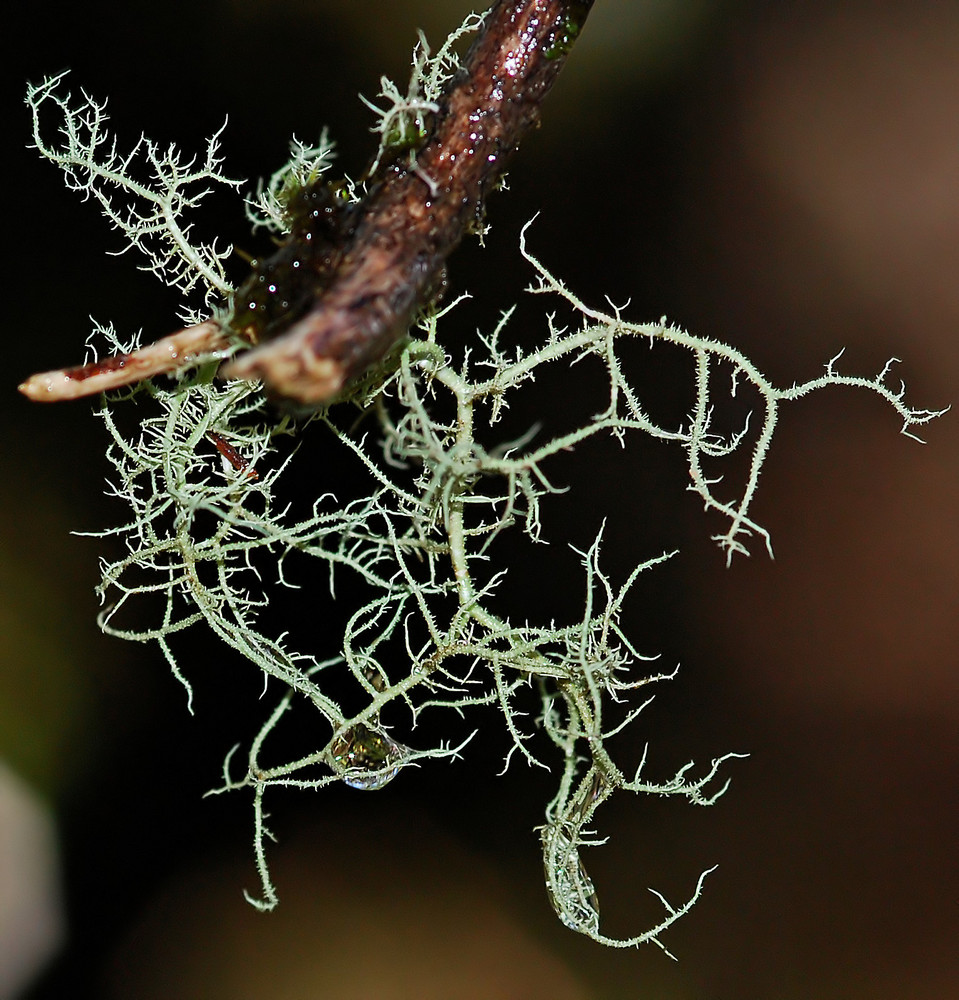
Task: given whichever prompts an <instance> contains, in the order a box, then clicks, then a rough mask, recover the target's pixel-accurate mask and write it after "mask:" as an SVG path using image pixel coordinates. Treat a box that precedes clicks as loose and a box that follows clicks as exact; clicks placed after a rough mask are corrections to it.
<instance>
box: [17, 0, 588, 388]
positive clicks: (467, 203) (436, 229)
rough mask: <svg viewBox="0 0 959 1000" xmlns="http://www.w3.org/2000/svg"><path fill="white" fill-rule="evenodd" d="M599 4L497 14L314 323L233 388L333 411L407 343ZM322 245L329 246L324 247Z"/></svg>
mask: <svg viewBox="0 0 959 1000" xmlns="http://www.w3.org/2000/svg"><path fill="white" fill-rule="evenodd" d="M592 5H593V0H497V2H496V3H494V4H493V6H492V7H491V8H490V10H489V11H488V12H487V14H486V18H485V23H484V26H483V28H482V29H481V31H480V34H479V35H478V36H477V38H476V41H475V42H474V44H473V46H472V48H471V49H470V51H469V52H468V53H467V56H466V59H465V62H464V65H463V67H462V68H461V69H460V71H459V72H458V73H457V74H456V76H455V77H454V79H453V80H452V81H451V83H450V85H449V86H448V88H447V90H446V93H445V94H444V96H443V98H442V100H441V102H440V108H439V111H438V112H437V113H436V114H435V116H434V119H433V123H432V129H431V132H430V135H429V136H428V138H427V139H426V141H425V142H424V145H423V146H422V148H421V149H420V150H419V151H418V153H417V154H416V156H415V157H413V158H411V157H410V155H409V154H406V155H403V156H398V157H397V159H396V160H395V161H394V162H393V163H392V164H390V165H389V166H387V167H386V168H384V169H381V170H379V171H378V172H377V176H376V178H375V179H374V180H373V182H372V190H371V192H370V194H369V195H368V196H367V197H366V199H365V200H364V202H363V203H362V204H361V205H360V206H359V207H358V211H357V214H356V221H355V224H354V222H353V221H352V216H351V221H350V224H349V226H348V227H347V228H346V229H345V230H344V231H343V233H342V234H341V235H340V237H337V240H341V242H342V245H339V244H338V243H336V242H335V243H332V244H331V243H330V242H329V236H330V234H331V233H334V232H335V230H334V229H333V228H331V229H330V231H329V233H327V234H326V237H327V241H326V242H325V243H324V244H323V253H324V255H325V256H324V257H323V259H322V260H319V259H317V260H315V261H313V262H312V265H313V268H312V269H313V271H314V272H315V274H314V280H313V284H312V286H311V287H309V288H308V289H307V293H308V294H307V296H306V298H307V299H308V301H309V305H308V307H307V308H306V311H305V313H301V314H299V315H298V318H296V319H295V320H294V321H292V322H287V321H283V322H280V323H279V324H277V325H278V326H279V327H280V329H281V332H280V333H279V334H278V335H276V336H275V337H274V339H271V340H269V341H267V342H266V343H263V344H261V345H260V346H257V347H254V348H253V349H252V350H249V351H247V352H246V353H244V354H241V355H239V356H237V357H235V358H234V359H233V360H232V361H230V362H229V363H228V364H226V365H225V366H224V368H223V370H222V375H223V376H224V377H226V378H242V379H256V378H262V379H263V380H264V382H265V383H266V386H267V388H268V389H269V391H270V392H271V393H272V394H273V395H274V396H277V397H281V398H285V399H289V400H291V401H293V402H295V403H298V404H301V405H306V406H316V405H320V404H323V403H327V402H329V401H331V400H332V399H334V398H335V397H336V396H337V395H338V394H339V393H340V392H341V391H342V390H343V389H344V388H345V387H346V386H347V384H348V383H349V381H350V380H351V379H353V378H355V377H356V376H358V375H361V374H362V373H363V372H365V371H366V370H367V369H368V368H369V367H370V365H371V364H373V363H374V362H375V361H377V360H378V359H379V358H381V357H382V356H383V355H384V354H386V353H387V352H388V351H389V350H390V349H391V348H392V347H393V346H394V345H395V344H396V343H397V342H398V341H399V339H400V338H402V337H403V336H404V334H405V333H406V331H407V330H408V329H409V325H410V323H411V322H412V320H413V318H414V317H415V315H416V313H417V311H418V310H419V309H420V308H421V307H422V306H423V305H424V304H425V303H426V302H427V301H428V300H429V299H430V297H431V296H432V295H434V294H435V293H436V291H437V290H438V289H439V288H440V287H441V285H442V280H443V272H444V267H445V263H446V258H447V257H448V256H449V254H450V253H452V251H453V250H454V249H455V248H456V246H457V245H458V244H459V242H460V240H461V239H462V238H463V235H464V233H465V232H466V231H467V230H468V229H469V228H470V226H471V225H472V224H473V223H474V222H478V221H479V220H481V218H482V214H483V211H484V204H485V200H486V196H487V194H488V193H489V192H490V191H491V190H492V189H493V188H494V187H495V185H496V182H497V180H498V179H499V178H500V176H501V175H502V172H503V168H504V165H505V163H506V161H507V159H508V158H509V156H510V155H511V154H512V153H513V152H514V151H515V149H516V148H517V146H518V145H519V142H520V140H521V139H522V138H523V136H524V135H525V134H526V132H527V131H528V130H529V128H530V126H531V125H533V124H534V123H535V122H536V121H537V120H538V118H539V113H540V106H541V104H542V102H543V99H544V98H545V97H546V95H547V93H548V92H549V89H550V87H551V86H552V85H553V82H554V81H555V79H556V77H557V75H558V74H559V71H560V69H562V66H563V64H564V63H565V61H566V56H567V54H568V52H569V50H570V48H571V47H572V45H573V42H574V41H575V39H576V37H577V36H578V34H579V31H580V29H581V27H582V25H583V22H584V21H585V19H586V16H587V15H588V13H589V11H590V9H591V7H592ZM331 225H332V223H331ZM313 235H316V236H317V237H318V238H317V239H316V240H315V241H314V242H315V243H320V242H322V241H321V240H320V239H319V237H320V236H321V235H322V234H320V233H316V234H313ZM282 253H283V251H282V250H281V251H280V254H282ZM271 260H272V259H271ZM267 263H271V262H267ZM274 266H276V265H274ZM305 270H306V269H304V271H305ZM239 326H240V327H242V324H240V325H239ZM284 326H285V327H286V328H285V330H284V329H283V327H284ZM271 332H274V331H271ZM230 339H231V337H230V334H229V333H228V331H227V330H226V329H224V328H222V327H220V326H219V324H218V323H217V322H215V321H214V320H208V321H207V322H205V323H202V324H200V325H198V326H196V327H191V328H189V329H187V330H183V331H179V332H178V333H175V334H171V335H170V336H169V337H165V338H163V339H161V340H159V341H157V342H156V343H154V344H151V345H148V346H147V347H144V348H141V349H140V350H139V351H134V352H133V353H131V354H128V355H123V356H122V357H116V358H107V359H105V360H103V361H100V362H96V363H94V364H90V365H84V366H81V367H78V368H66V369H60V370H58V371H53V372H43V373H41V374H39V375H34V376H32V377H31V378H29V379H27V380H26V381H25V382H24V383H23V384H22V385H21V386H20V391H21V392H23V393H24V395H27V396H29V397H30V398H31V399H35V400H39V401H48V402H49V401H55V400H60V399H75V398H78V397H81V396H87V395H91V394H93V393H96V392H101V391H106V390H108V389H112V388H116V387H118V386H121V385H127V384H130V383H133V382H137V381H140V380H142V379H145V378H149V377H151V376H153V375H157V374H160V373H162V372H168V371H172V370H175V369H176V368H178V367H181V366H182V365H183V364H184V362H186V363H189V362H190V360H192V358H193V357H194V356H195V354H196V353H197V351H198V350H202V351H217V350H223V349H225V348H227V347H228V345H229V342H230ZM232 339H235V334H234V336H233V338H232ZM201 342H202V343H201ZM197 345H199V346H197Z"/></svg>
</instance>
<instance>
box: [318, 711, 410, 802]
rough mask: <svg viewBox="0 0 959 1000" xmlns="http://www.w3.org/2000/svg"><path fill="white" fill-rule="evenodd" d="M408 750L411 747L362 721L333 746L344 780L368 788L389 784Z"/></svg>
mask: <svg viewBox="0 0 959 1000" xmlns="http://www.w3.org/2000/svg"><path fill="white" fill-rule="evenodd" d="M408 753H409V747H405V746H403V744H402V743H397V742H396V740H394V739H391V738H390V737H389V736H387V735H386V733H384V732H381V731H380V730H378V729H371V728H370V727H369V726H367V725H364V724H363V723H362V722H358V723H357V724H356V725H355V726H353V727H352V728H350V729H347V731H346V732H345V733H343V735H342V736H340V737H339V738H338V739H336V740H334V741H333V744H332V746H331V747H330V756H331V757H332V761H333V769H334V770H335V771H337V772H338V773H339V774H340V775H341V777H342V778H343V781H345V782H346V784H348V785H349V786H350V787H351V788H359V789H361V790H363V791H368V792H372V791H376V790H377V789H378V788H382V787H383V786H384V785H387V784H389V783H390V782H391V781H392V780H393V779H394V778H395V777H396V775H397V774H398V773H399V770H400V767H401V765H402V763H403V760H404V758H405V757H406V755H407V754H408Z"/></svg>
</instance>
